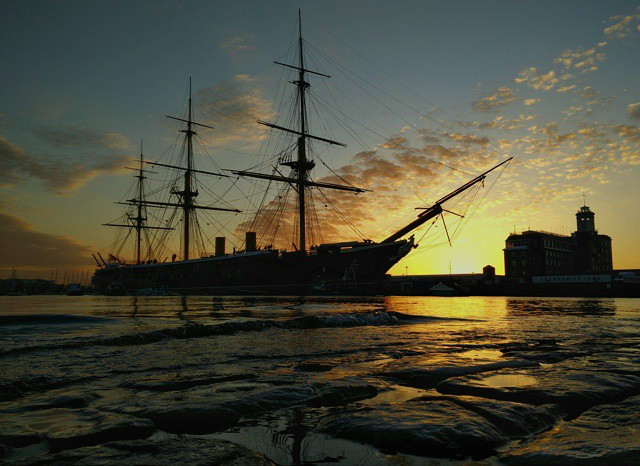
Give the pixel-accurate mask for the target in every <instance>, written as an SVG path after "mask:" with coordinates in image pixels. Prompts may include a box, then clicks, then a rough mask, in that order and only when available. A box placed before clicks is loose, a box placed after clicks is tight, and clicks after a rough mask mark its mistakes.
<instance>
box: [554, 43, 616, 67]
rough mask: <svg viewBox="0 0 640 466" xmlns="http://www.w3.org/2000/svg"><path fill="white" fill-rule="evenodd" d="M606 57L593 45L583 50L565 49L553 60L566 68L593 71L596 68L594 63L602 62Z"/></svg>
mask: <svg viewBox="0 0 640 466" xmlns="http://www.w3.org/2000/svg"><path fill="white" fill-rule="evenodd" d="M606 58H607V55H606V54H605V53H603V52H598V51H596V49H595V47H593V48H590V49H587V50H583V49H577V50H565V51H564V52H562V54H561V55H560V56H559V57H558V58H556V59H555V60H554V63H556V64H561V65H562V66H563V67H564V68H565V69H567V70H571V69H573V70H575V71H579V72H581V73H585V72H588V71H595V70H597V69H598V66H597V65H596V63H599V62H602V61H604V60H605V59H606Z"/></svg>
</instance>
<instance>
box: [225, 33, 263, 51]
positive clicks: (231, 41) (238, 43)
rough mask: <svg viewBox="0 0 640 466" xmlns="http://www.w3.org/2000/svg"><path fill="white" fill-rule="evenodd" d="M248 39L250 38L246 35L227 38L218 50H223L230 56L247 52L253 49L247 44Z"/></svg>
mask: <svg viewBox="0 0 640 466" xmlns="http://www.w3.org/2000/svg"><path fill="white" fill-rule="evenodd" d="M250 39H251V36H250V35H248V34H243V35H239V36H234V37H229V38H227V39H226V40H225V41H224V42H223V43H221V44H220V48H222V49H223V50H225V51H226V52H228V53H230V54H235V53H239V52H247V51H249V50H253V49H254V48H255V47H253V46H252V45H250V44H249V43H248V41H249V40H250Z"/></svg>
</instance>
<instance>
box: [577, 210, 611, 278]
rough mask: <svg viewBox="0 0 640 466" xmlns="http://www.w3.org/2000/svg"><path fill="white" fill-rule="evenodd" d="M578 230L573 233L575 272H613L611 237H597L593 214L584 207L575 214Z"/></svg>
mask: <svg viewBox="0 0 640 466" xmlns="http://www.w3.org/2000/svg"><path fill="white" fill-rule="evenodd" d="M576 221H577V223H578V230H577V231H575V232H573V234H572V235H571V237H572V238H574V239H575V241H576V257H575V272H576V273H600V272H610V271H611V270H613V258H612V255H611V237H609V236H607V235H599V234H598V230H596V223H595V214H594V213H593V212H592V211H591V209H589V207H587V206H586V205H584V206H582V207H580V210H579V211H578V212H577V213H576Z"/></svg>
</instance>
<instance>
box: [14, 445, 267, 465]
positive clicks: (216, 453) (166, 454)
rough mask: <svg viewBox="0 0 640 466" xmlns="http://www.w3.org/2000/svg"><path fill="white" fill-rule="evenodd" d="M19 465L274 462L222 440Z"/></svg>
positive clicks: (109, 448) (81, 453)
mask: <svg viewBox="0 0 640 466" xmlns="http://www.w3.org/2000/svg"><path fill="white" fill-rule="evenodd" d="M12 464H15V465H19V466H27V465H34V466H47V465H58V464H73V465H78V466H80V465H82V466H94V465H95V466H97V465H101V466H102V465H105V464H126V465H127V466H143V465H144V466H148V465H151V464H153V465H156V466H174V465H177V464H188V465H190V466H201V465H202V466H205V465H207V466H209V465H213V464H215V465H221V466H240V465H246V466H271V465H273V464H274V463H272V462H271V461H269V460H267V459H266V458H265V457H264V456H262V455H259V454H258V453H254V452H252V451H251V450H249V449H247V448H245V447H243V446H240V445H236V444H234V443H231V442H227V441H224V440H210V439H201V438H181V439H163V440H159V441H152V440H133V441H122V442H110V443H107V444H105V445H101V446H99V447H85V448H78V449H76V450H69V451H64V452H61V453H57V454H51V455H45V456H40V457H34V458H27V459H24V460H21V461H18V462H15V463H12Z"/></svg>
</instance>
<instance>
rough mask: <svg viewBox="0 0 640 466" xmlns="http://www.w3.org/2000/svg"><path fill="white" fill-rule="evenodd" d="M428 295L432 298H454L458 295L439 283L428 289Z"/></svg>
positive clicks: (453, 290)
mask: <svg viewBox="0 0 640 466" xmlns="http://www.w3.org/2000/svg"><path fill="white" fill-rule="evenodd" d="M429 294H430V295H432V296H456V295H457V294H458V293H457V291H456V290H455V289H454V288H451V287H450V286H447V285H445V284H444V283H442V282H440V283H438V284H437V285H434V286H432V287H431V288H429Z"/></svg>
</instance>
